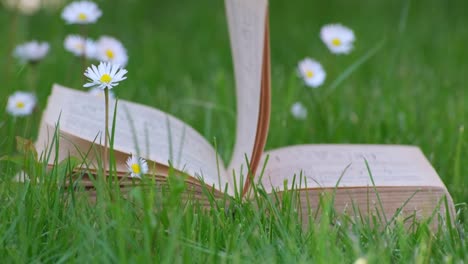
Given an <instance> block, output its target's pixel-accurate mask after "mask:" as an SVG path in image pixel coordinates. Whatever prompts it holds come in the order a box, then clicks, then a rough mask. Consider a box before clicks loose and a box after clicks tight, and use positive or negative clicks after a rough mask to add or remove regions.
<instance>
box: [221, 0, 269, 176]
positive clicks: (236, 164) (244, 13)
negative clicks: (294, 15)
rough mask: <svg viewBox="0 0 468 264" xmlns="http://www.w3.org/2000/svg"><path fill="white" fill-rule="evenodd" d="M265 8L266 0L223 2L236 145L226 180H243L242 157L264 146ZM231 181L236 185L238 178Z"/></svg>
mask: <svg viewBox="0 0 468 264" xmlns="http://www.w3.org/2000/svg"><path fill="white" fill-rule="evenodd" d="M267 4H268V3H267V1H266V0H226V13H227V18H228V25H229V34H230V41H231V50H232V57H233V62H234V73H235V82H236V100H237V119H236V120H237V121H236V141H235V146H234V151H233V155H232V158H231V162H230V164H229V166H228V169H227V175H228V176H229V178H231V175H233V171H235V175H236V176H237V177H239V175H243V176H244V179H245V177H246V176H247V174H248V170H247V164H246V162H245V161H246V160H245V157H246V156H247V158H248V159H249V162H252V158H253V157H254V155H255V153H254V152H256V153H257V154H258V152H259V149H260V153H261V152H262V151H263V147H264V144H265V138H266V132H267V128H268V115H269V111H268V109H266V110H265V109H263V110H262V109H261V108H262V107H263V108H265V107H266V105H265V104H267V102H268V104H267V105H269V80H266V79H267V78H269V65H268V64H269V59H268V58H269V53H268V52H265V47H268V46H267V45H266V43H267V42H268V37H266V36H268V32H267V30H266V28H267V27H266V25H267V24H268V20H267ZM266 72H267V73H268V74H266ZM262 87H263V89H262ZM262 90H263V91H264V93H263V94H262ZM265 92H266V93H267V94H265ZM262 96H263V98H262ZM265 99H267V100H265ZM262 100H263V106H261V105H262ZM257 156H258V157H260V155H257ZM254 163H256V164H258V161H256V162H254ZM253 165H255V164H253ZM241 168H242V170H241ZM252 172H255V168H252ZM234 180H236V181H237V183H238V184H239V178H237V179H234Z"/></svg>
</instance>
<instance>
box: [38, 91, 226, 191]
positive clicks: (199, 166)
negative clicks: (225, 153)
mask: <svg viewBox="0 0 468 264" xmlns="http://www.w3.org/2000/svg"><path fill="white" fill-rule="evenodd" d="M110 104H111V106H112V107H111V109H110V111H109V112H110V113H113V111H114V109H113V108H114V104H113V102H111V103H110ZM127 113H128V114H127ZM59 118H60V131H61V132H64V133H67V134H69V135H72V136H75V137H77V138H81V139H84V140H86V141H90V142H93V141H95V140H96V143H100V142H103V136H102V135H103V134H102V133H103V131H104V98H98V97H96V96H92V95H89V94H88V93H85V92H80V91H76V90H71V89H67V88H64V87H61V86H59V85H55V86H54V88H53V91H52V95H51V96H50V98H49V102H48V109H47V111H46V113H45V117H44V122H45V123H46V124H48V125H49V126H54V125H55V124H56V123H57V122H58V120H59ZM110 120H112V117H110ZM110 125H111V124H110ZM132 127H133V128H132ZM111 129H112V128H111V127H109V131H111ZM101 136H102V137H101ZM38 144H43V143H41V142H38ZM101 145H104V144H101ZM114 149H115V150H117V151H120V152H124V153H137V150H139V153H140V155H141V156H142V157H144V158H145V159H149V160H152V161H155V162H157V163H160V164H163V165H166V166H169V160H171V162H172V165H173V166H174V168H175V169H177V170H179V171H184V172H187V173H188V174H189V175H191V176H194V177H196V176H202V177H203V179H204V181H205V183H206V184H208V185H210V186H212V185H214V186H216V187H217V188H221V189H223V188H224V186H225V184H226V183H227V181H226V180H225V178H226V177H225V176H224V175H220V177H218V168H217V159H216V152H215V150H214V149H213V147H212V146H211V145H210V144H209V143H208V142H207V141H206V139H205V138H203V137H202V136H201V135H200V134H198V133H197V132H196V131H195V130H194V129H193V128H191V127H189V126H187V125H186V124H185V123H183V122H182V121H180V120H178V119H177V118H175V117H173V116H171V115H169V114H167V113H164V112H161V111H159V110H157V109H153V108H150V107H147V106H143V105H139V104H135V103H130V102H127V101H124V100H119V103H118V107H117V117H116V131H115V143H114ZM218 162H219V166H220V168H219V170H220V171H221V173H224V170H223V168H224V165H223V164H222V161H221V159H218ZM220 185H221V186H220Z"/></svg>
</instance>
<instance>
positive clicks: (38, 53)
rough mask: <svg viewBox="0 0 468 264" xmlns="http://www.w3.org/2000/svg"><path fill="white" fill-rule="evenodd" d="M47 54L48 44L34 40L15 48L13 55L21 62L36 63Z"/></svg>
mask: <svg viewBox="0 0 468 264" xmlns="http://www.w3.org/2000/svg"><path fill="white" fill-rule="evenodd" d="M48 52H49V43H47V42H37V41H35V40H33V41H30V42H26V43H23V44H21V45H18V46H16V48H15V51H14V53H13V55H14V56H15V57H16V58H18V59H19V60H20V61H22V62H30V63H36V62H39V61H40V60H42V59H43V58H44V57H45V56H46V55H47V53H48Z"/></svg>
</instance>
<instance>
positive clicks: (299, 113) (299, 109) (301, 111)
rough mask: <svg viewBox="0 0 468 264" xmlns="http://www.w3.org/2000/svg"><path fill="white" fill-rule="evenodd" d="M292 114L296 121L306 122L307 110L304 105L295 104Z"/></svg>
mask: <svg viewBox="0 0 468 264" xmlns="http://www.w3.org/2000/svg"><path fill="white" fill-rule="evenodd" d="M291 114H292V116H293V117H294V118H295V119H298V120H304V119H306V118H307V108H305V106H304V105H303V104H302V103H300V102H295V103H294V104H293V105H292V106H291Z"/></svg>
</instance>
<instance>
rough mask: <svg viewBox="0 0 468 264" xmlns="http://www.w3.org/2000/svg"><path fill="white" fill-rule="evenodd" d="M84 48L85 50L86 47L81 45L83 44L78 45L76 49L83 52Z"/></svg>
mask: <svg viewBox="0 0 468 264" xmlns="http://www.w3.org/2000/svg"><path fill="white" fill-rule="evenodd" d="M83 48H84V47H83V44H81V43H76V45H75V49H77V50H83Z"/></svg>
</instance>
